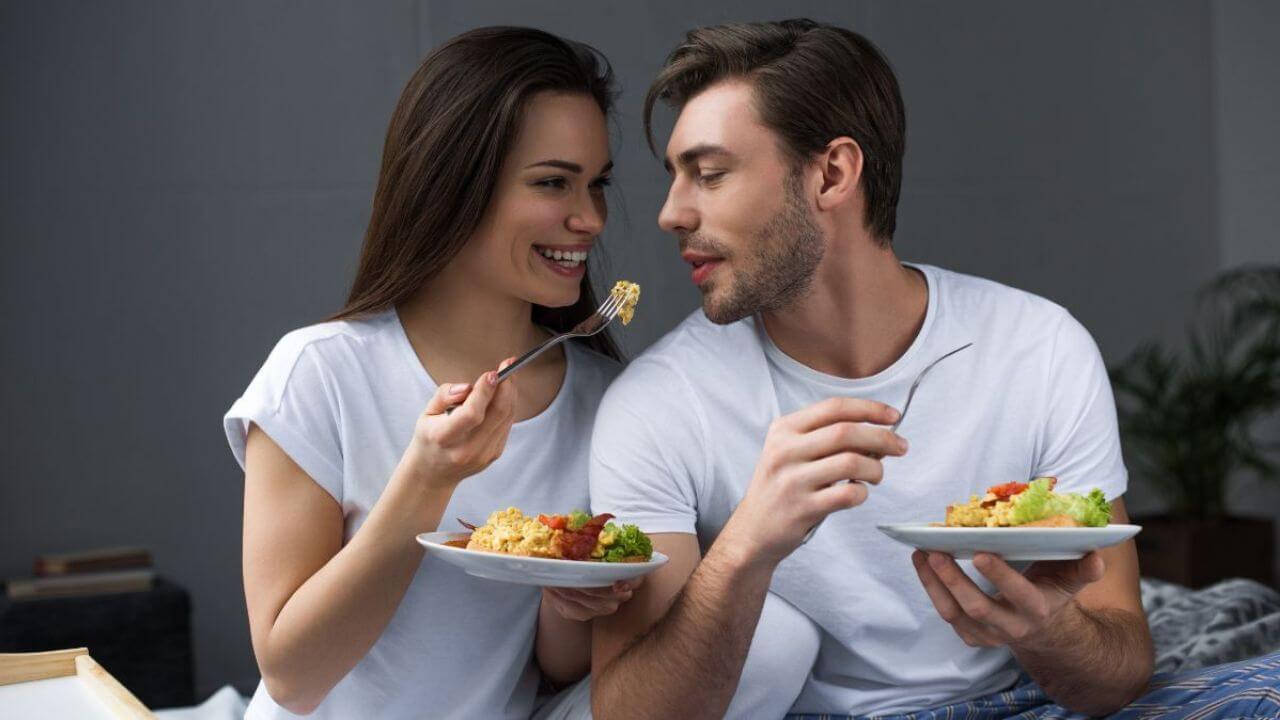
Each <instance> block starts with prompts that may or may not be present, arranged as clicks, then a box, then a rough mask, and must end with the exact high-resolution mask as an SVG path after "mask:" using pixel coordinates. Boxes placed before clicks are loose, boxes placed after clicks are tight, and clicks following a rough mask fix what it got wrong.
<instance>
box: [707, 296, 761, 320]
mask: <svg viewBox="0 0 1280 720" xmlns="http://www.w3.org/2000/svg"><path fill="white" fill-rule="evenodd" d="M702 314H703V315H706V316H707V319H708V320H710V321H711V322H712V323H714V324H716V325H728V324H730V323H735V322H737V321H739V320H741V319H742V318H744V317H746V316H748V315H750V314H751V313H750V312H748V311H744V310H742V309H741V308H735V307H732V306H730V305H729V304H727V303H717V302H715V300H714V299H713V298H712V297H711V296H710V295H703V296H702Z"/></svg>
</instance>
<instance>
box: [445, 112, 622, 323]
mask: <svg viewBox="0 0 1280 720" xmlns="http://www.w3.org/2000/svg"><path fill="white" fill-rule="evenodd" d="M612 167H613V163H612V162H611V161H610V160H609V137H608V128H607V125H606V121H605V117H604V114H603V113H602V112H601V111H600V106H599V105H597V104H596V102H595V100H593V99H591V97H590V96H587V95H580V94H565V93H553V92H544V93H539V94H537V95H534V96H533V97H532V98H531V99H530V100H529V102H528V104H527V105H526V107H525V113H524V119H523V122H522V123H521V126H520V130H519V133H518V134H517V137H516V141H515V145H514V146H513V147H512V149H511V152H510V153H508V155H507V157H506V159H505V160H504V161H503V165H502V169H501V171H500V172H499V174H498V180H497V184H496V185H495V187H494V193H493V197H492V199H491V200H490V202H489V207H488V208H487V209H486V211H485V215H484V217H483V218H482V219H481V221H480V225H479V227H477V228H476V232H475V234H474V235H473V236H472V238H471V241H470V242H469V243H467V245H466V247H465V248H464V249H463V251H462V252H461V253H459V255H458V257H457V260H456V261H455V262H457V263H459V264H460V265H461V266H462V267H461V268H460V269H461V270H463V272H464V273H465V274H466V276H467V277H468V278H469V279H470V280H472V281H473V282H475V283H476V284H479V285H482V286H484V287H485V288H486V289H489V290H491V291H492V292H497V293H503V294H506V295H510V296H514V297H517V298H520V299H521V300H526V301H528V302H531V303H534V304H537V305H543V306H546V307H563V306H566V305H572V304H573V303H574V302H576V301H577V300H578V292H579V288H580V285H581V282H582V276H583V274H584V273H586V271H587V264H586V259H587V255H588V254H589V253H590V252H591V249H592V247H593V246H594V244H595V241H596V237H597V236H598V235H599V234H600V231H601V230H603V229H604V223H605V216H606V215H607V208H606V206H605V199H604V189H605V187H606V186H607V185H608V184H609V172H610V169H611V168H612Z"/></svg>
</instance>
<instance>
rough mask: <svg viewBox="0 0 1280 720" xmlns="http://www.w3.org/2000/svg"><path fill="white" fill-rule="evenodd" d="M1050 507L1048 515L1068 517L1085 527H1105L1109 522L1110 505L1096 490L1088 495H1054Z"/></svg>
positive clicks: (1099, 491)
mask: <svg viewBox="0 0 1280 720" xmlns="http://www.w3.org/2000/svg"><path fill="white" fill-rule="evenodd" d="M1050 505H1052V507H1051V508H1050V512H1049V514H1050V515H1069V516H1071V518H1072V519H1073V520H1075V521H1076V522H1078V523H1080V524H1081V525H1084V526H1085V527H1106V525H1107V523H1109V522H1111V503H1109V502H1107V497H1106V496H1105V495H1103V494H1102V491H1101V490H1099V489H1098V488H1094V489H1092V490H1090V491H1089V494H1088V495H1080V494H1078V493H1062V494H1059V495H1056V496H1054V498H1053V502H1052V503H1050Z"/></svg>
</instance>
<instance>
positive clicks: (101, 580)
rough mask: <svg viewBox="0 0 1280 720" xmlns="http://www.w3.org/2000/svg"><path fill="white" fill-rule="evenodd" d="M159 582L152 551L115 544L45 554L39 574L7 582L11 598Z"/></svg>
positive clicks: (142, 586)
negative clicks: (91, 548) (156, 578)
mask: <svg viewBox="0 0 1280 720" xmlns="http://www.w3.org/2000/svg"><path fill="white" fill-rule="evenodd" d="M154 582H155V570H154V568H152V566H151V553H149V552H148V551H147V550H146V549H144V548H138V547H111V548H99V549H95V550H85V551H82V552H73V553H62V554H58V555H41V556H40V557H37V558H36V562H35V577H31V578H20V579H12V580H9V581H8V582H6V583H5V592H6V593H7V594H8V596H9V598H10V599H11V600H34V599H37V598H48V597H74V596H82V595H103V594H107V593H120V592H139V591H145V590H150V589H151V586H152V583H154Z"/></svg>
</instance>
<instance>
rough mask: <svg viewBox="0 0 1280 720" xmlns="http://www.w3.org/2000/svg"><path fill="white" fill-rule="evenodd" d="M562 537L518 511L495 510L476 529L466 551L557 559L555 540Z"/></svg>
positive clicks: (511, 509)
mask: <svg viewBox="0 0 1280 720" xmlns="http://www.w3.org/2000/svg"><path fill="white" fill-rule="evenodd" d="M563 534H564V531H563V530H553V529H551V528H550V527H548V526H546V525H544V524H543V523H540V522H538V520H537V518H532V517H525V515H524V513H522V512H520V510H519V509H518V508H513V507H509V508H507V509H506V510H498V511H495V512H494V513H493V514H492V515H490V516H489V521H488V522H486V523H485V524H484V525H482V526H480V527H478V528H476V529H475V531H474V532H472V533H471V541H470V542H469V543H467V549H468V550H487V551H488V552H499V553H506V554H508V555H526V556H528V557H540V558H558V557H560V553H559V551H560V548H559V543H557V542H556V537H557V536H558V535H563Z"/></svg>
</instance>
